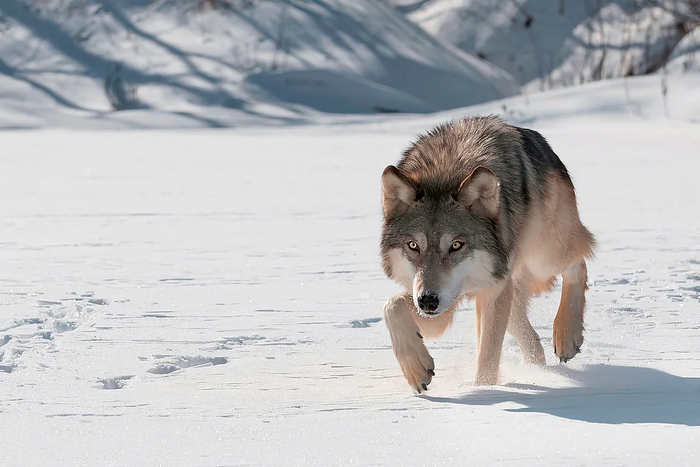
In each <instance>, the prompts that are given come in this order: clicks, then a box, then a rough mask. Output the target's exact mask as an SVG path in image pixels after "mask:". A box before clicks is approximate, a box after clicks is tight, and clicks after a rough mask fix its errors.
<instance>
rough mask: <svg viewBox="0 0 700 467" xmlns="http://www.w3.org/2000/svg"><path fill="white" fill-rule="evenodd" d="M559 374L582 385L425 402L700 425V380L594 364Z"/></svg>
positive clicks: (589, 418) (488, 391) (481, 392)
mask: <svg viewBox="0 0 700 467" xmlns="http://www.w3.org/2000/svg"><path fill="white" fill-rule="evenodd" d="M557 372H559V373H561V374H563V375H564V376H567V377H569V378H571V379H572V380H574V381H575V382H576V383H577V387H572V388H548V387H543V386H537V385H512V386H511V387H512V388H514V389H519V390H527V391H536V392H535V393H532V392H528V393H525V392H519V391H513V390H510V391H509V390H503V389H498V388H496V389H475V390H474V391H471V392H469V393H467V394H464V395H463V396H460V397H456V398H450V397H432V396H428V395H425V396H422V397H423V398H424V399H426V400H429V401H432V402H437V403H443V404H465V405H496V404H500V403H503V402H515V403H517V404H520V405H522V406H523V407H521V408H515V409H506V410H507V411H508V412H534V413H546V414H550V415H554V416H557V417H561V418H567V419H570V420H581V421H585V422H592V423H607V424H621V423H666V424H673V425H687V426H700V378H683V377H679V376H675V375H672V374H669V373H665V372H663V371H659V370H654V369H651V368H639V367H626V366H613V365H591V366H586V367H585V368H584V369H583V370H571V369H561V370H557Z"/></svg>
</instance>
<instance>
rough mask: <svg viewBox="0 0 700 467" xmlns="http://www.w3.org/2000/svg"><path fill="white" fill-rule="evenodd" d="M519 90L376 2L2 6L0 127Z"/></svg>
mask: <svg viewBox="0 0 700 467" xmlns="http://www.w3.org/2000/svg"><path fill="white" fill-rule="evenodd" d="M516 93H518V87H517V85H516V84H515V82H514V81H513V79H512V78H511V77H510V76H509V75H508V74H507V73H505V72H504V71H502V70H500V69H498V68H496V67H495V66H493V65H491V64H489V63H487V62H485V61H483V60H480V59H478V58H475V57H473V56H470V55H468V54H466V53H464V52H462V51H460V50H459V49H457V48H454V47H452V46H451V45H449V44H445V43H442V42H440V41H439V40H436V39H434V38H432V37H431V36H430V35H429V34H427V33H426V32H425V31H423V30H422V29H421V28H419V27H417V26H415V25H414V24H412V23H411V22H410V21H408V20H407V19H405V17H404V16H403V15H402V14H400V13H398V12H397V11H396V10H395V9H393V8H391V7H389V6H386V5H384V3H382V2H375V1H370V0H367V1H356V0H341V1H330V0H317V1H310V2H277V1H271V0H270V1H255V2H253V1H233V0H231V1H220V0H218V1H204V0H202V1H194V0H192V1H184V2H172V1H167V0H158V1H151V0H130V1H117V0H105V1H99V2H98V1H79V2H76V1H68V0H50V1H46V2H34V1H30V0H3V1H2V2H0V115H2V117H1V118H3V120H4V122H3V126H16V127H38V126H65V125H67V126H71V123H70V122H71V121H73V120H76V119H86V118H87V119H88V120H89V123H85V122H84V123H83V125H92V126H109V125H111V123H110V122H111V121H112V120H116V121H121V122H126V124H128V122H129V121H130V119H131V118H132V117H131V116H130V115H119V116H115V115H113V114H112V113H111V111H112V110H113V109H122V110H130V111H134V110H135V111H137V112H136V113H137V114H138V110H148V111H150V112H149V115H150V118H151V119H152V123H151V126H158V125H159V123H158V122H160V121H162V120H164V119H167V118H170V119H172V118H175V119H179V120H181V121H185V120H192V121H193V123H197V122H198V123H201V124H208V125H210V126H221V125H228V124H231V122H232V121H234V120H242V119H246V118H247V119H250V120H255V119H258V120H261V119H268V120H272V121H277V122H279V123H293V122H295V121H299V120H300V119H301V120H303V118H304V115H306V114H308V113H309V112H312V109H313V110H317V111H322V112H332V113H385V112H386V113H395V112H401V113H406V112H408V113H424V112H431V111H436V110H444V109H448V108H455V107H460V106H465V105H470V104H475V103H479V102H485V101H488V100H492V99H498V98H502V97H506V96H510V95H513V94H516ZM203 109H204V110H203ZM132 115H133V114H132Z"/></svg>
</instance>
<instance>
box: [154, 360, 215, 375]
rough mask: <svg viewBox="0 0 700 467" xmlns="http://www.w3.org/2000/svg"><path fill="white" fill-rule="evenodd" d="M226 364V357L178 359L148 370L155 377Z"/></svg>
mask: <svg viewBox="0 0 700 467" xmlns="http://www.w3.org/2000/svg"><path fill="white" fill-rule="evenodd" d="M226 363H228V358H226V357H202V356H196V357H187V356H184V357H176V358H175V359H172V360H170V361H164V362H161V363H158V365H156V366H155V367H154V368H151V369H150V370H148V373H152V374H154V375H167V374H170V373H173V372H175V371H178V370H183V369H185V368H193V367H199V366H213V365H224V364H226Z"/></svg>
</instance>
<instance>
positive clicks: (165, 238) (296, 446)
mask: <svg viewBox="0 0 700 467" xmlns="http://www.w3.org/2000/svg"><path fill="white" fill-rule="evenodd" d="M697 76H698V75H684V76H674V77H670V80H669V82H668V86H669V92H668V96H667V103H666V107H664V104H663V99H662V97H661V92H660V88H661V79H662V77H661V76H658V75H656V76H650V77H646V78H642V79H629V80H627V81H626V83H623V82H622V81H610V82H605V83H598V84H596V85H592V86H584V87H579V88H576V89H573V90H568V91H558V92H556V93H545V94H537V95H533V96H528V95H525V96H519V97H516V98H511V99H508V100H506V101H500V102H494V103H490V104H484V105H481V106H477V107H471V108H464V109H460V110H453V111H449V112H445V113H442V114H436V115H429V116H420V117H415V116H414V117H407V116H403V117H389V116H382V117H374V118H370V117H337V118H330V117H323V116H321V115H320V114H319V115H318V116H316V117H314V118H316V120H315V121H317V123H318V124H317V125H308V126H304V127H296V128H288V127H287V128H239V129H235V130H232V129H219V130H213V129H199V130H195V129H192V130H182V129H180V130H152V131H134V130H120V131H103V130H90V131H88V130H85V129H83V130H67V129H47V130H38V131H17V130H7V131H2V132H0V147H2V157H1V158H0V164H1V166H0V168H1V170H0V271H1V274H0V394H1V395H2V397H0V440H1V441H0V465H8V466H10V465H22V466H24V465H32V466H33V465H52V466H95V465H163V466H169V467H172V466H192V465H197V466H220V465H324V466H327V465H349V464H356V465H370V464H372V465H377V464H387V465H472V464H473V465H493V464H496V463H499V464H502V465H513V466H520V465H533V464H538V465H561V464H562V463H565V464H567V465H595V466H603V465H611V466H612V465H634V466H659V465H695V464H696V463H697V459H698V458H700V378H699V377H698V375H699V374H700V354H699V353H698V333H699V332H700V216H699V215H698V206H699V205H700V190H698V186H697V178H698V173H700V157H698V147H700V126H698V123H697V122H698V119H699V118H700V81H698V78H697ZM3 89H5V88H3ZM490 112H500V113H503V114H504V115H505V116H506V117H507V118H509V119H510V120H511V121H512V122H514V123H516V124H521V125H524V126H528V127H530V128H534V129H537V130H538V131H541V132H542V133H543V134H544V135H545V136H546V137H547V138H548V140H549V141H550V142H551V144H552V145H553V147H554V149H555V151H556V152H557V153H558V154H559V155H560V156H561V158H562V159H563V161H564V162H565V163H566V164H567V166H568V168H569V169H570V171H571V173H572V175H573V179H574V182H575V184H576V187H577V192H578V196H579V205H580V210H581V215H582V219H583V220H584V222H585V223H586V225H587V226H588V227H589V228H590V229H591V230H592V231H593V232H594V233H595V235H596V236H597V239H598V243H599V248H598V251H597V258H596V259H595V260H594V261H591V263H590V265H589V274H590V277H589V279H590V280H589V283H590V284H589V285H590V290H589V292H588V308H587V314H586V328H587V329H586V334H585V337H586V341H585V343H584V346H583V349H582V353H581V354H580V355H579V356H577V357H576V358H575V359H574V360H573V361H571V362H570V363H569V364H567V365H560V364H559V363H558V362H557V361H555V358H554V355H553V353H552V351H551V350H550V347H551V333H552V321H553V318H554V313H555V310H556V307H557V304H558V301H557V299H558V293H559V291H558V290H555V292H554V293H553V294H551V295H549V296H546V297H544V298H541V299H538V300H536V301H535V303H534V306H533V309H532V313H531V316H532V320H533V322H534V325H535V328H536V329H537V331H538V332H539V333H540V335H541V336H542V339H543V342H544V345H545V347H546V349H547V358H548V367H547V368H546V369H544V370H540V369H536V368H532V367H528V366H525V365H524V364H522V363H521V357H520V355H519V351H518V349H517V345H516V344H515V342H514V341H513V340H512V339H511V338H508V339H507V341H506V343H505V349H504V357H503V363H502V374H501V384H500V385H499V386H495V387H488V388H475V387H472V386H471V381H472V378H473V376H474V370H475V365H474V362H475V348H474V347H475V339H474V319H473V306H472V304H466V305H465V309H464V311H462V312H460V314H459V315H458V319H457V322H456V324H455V325H454V327H453V328H452V329H451V330H450V331H448V333H447V335H446V336H445V337H444V338H443V339H441V340H440V341H438V342H437V343H433V344H430V350H431V352H432V355H433V356H434V358H435V362H436V374H437V375H436V377H435V378H434V380H433V383H432V384H431V386H430V391H429V392H428V393H427V395H426V396H415V395H413V394H412V392H411V390H410V388H409V387H408V385H407V384H406V383H405V381H404V379H403V377H402V375H401V373H400V370H399V368H398V364H397V363H396V361H395V359H394V357H393V355H392V352H391V347H390V344H389V338H388V335H387V332H386V329H385V327H384V325H383V323H382V322H381V321H380V320H379V318H380V317H381V312H382V305H383V303H384V301H385V300H387V299H388V298H389V297H390V296H392V295H393V294H395V293H397V292H398V291H399V288H398V286H396V285H395V284H392V283H391V282H390V281H389V280H388V279H386V278H385V277H384V276H383V273H382V271H381V267H380V265H379V257H378V242H379V238H378V235H379V229H380V223H381V214H380V207H379V177H380V174H381V172H382V170H383V168H384V167H385V166H386V165H388V164H391V163H394V162H396V161H397V159H398V158H399V156H400V153H401V151H402V149H404V148H405V147H406V146H407V145H408V144H409V142H410V141H411V140H412V139H413V138H415V135H416V133H418V132H420V131H425V130H427V129H429V128H430V127H431V126H432V125H434V124H436V123H439V122H442V121H444V120H446V119H448V118H453V117H458V116H461V115H470V114H475V113H479V114H484V113H490ZM122 113H123V114H126V115H127V116H128V117H127V118H131V119H132V122H133V124H134V125H135V126H139V125H142V126H143V125H145V124H147V123H148V122H149V118H155V117H153V115H154V113H152V112H149V111H146V110H139V111H133V113H132V112H131V111H129V112H120V114H122ZM166 117H167V116H166ZM3 118H4V119H5V120H4V122H5V123H3V125H4V126H10V123H11V122H12V118H10V117H6V116H5V114H3ZM167 118H169V117H167ZM167 118H166V119H167ZM229 118H231V119H232V118H233V117H229ZM232 121H233V120H232ZM65 122H67V123H64V125H66V126H67V125H69V124H75V126H76V127H81V128H85V126H86V125H87V124H88V123H87V122H89V121H88V120H84V119H82V117H81V118H76V119H75V120H70V121H65ZM76 122H77V123H76ZM693 122H695V123H693ZM165 123H166V124H167V125H171V126H172V127H174V128H179V126H180V125H179V124H178V123H179V122H177V121H171V120H168V121H165ZM244 123H245V122H244ZM150 126H156V125H150Z"/></svg>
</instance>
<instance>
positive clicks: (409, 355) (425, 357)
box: [394, 333, 435, 394]
mask: <svg viewBox="0 0 700 467" xmlns="http://www.w3.org/2000/svg"><path fill="white" fill-rule="evenodd" d="M394 355H396V359H397V360H398V361H399V366H400V367H401V371H402V372H403V375H404V376H405V377H406V381H408V384H409V385H410V386H411V387H412V388H413V389H414V390H415V391H417V392H418V394H420V393H422V392H423V391H427V390H428V385H429V384H430V382H431V381H432V380H433V376H435V363H434V362H433V357H431V356H430V354H429V353H428V349H427V348H426V347H425V344H424V343H423V337H422V336H421V335H420V334H419V333H416V335H415V336H413V337H411V338H409V339H402V340H401V341H400V342H397V343H395V345H394Z"/></svg>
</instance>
